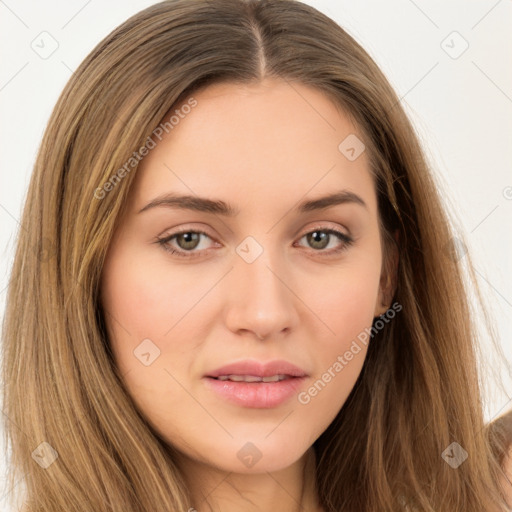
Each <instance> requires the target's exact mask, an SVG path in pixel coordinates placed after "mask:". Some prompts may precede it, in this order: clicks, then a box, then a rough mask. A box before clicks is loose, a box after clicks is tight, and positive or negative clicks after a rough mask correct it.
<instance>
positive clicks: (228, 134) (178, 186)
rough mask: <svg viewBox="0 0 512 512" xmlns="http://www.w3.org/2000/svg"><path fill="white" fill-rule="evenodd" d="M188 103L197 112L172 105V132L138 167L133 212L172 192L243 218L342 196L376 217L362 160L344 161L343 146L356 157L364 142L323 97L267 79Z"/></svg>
mask: <svg viewBox="0 0 512 512" xmlns="http://www.w3.org/2000/svg"><path fill="white" fill-rule="evenodd" d="M192 97H193V99H194V100H195V102H196V103H195V106H193V107H192V108H181V107H180V106H179V105H177V106H175V107H173V109H172V110H171V111H170V112H168V114H167V115H166V116H165V117H164V119H163V122H166V121H168V120H169V118H170V117H171V115H173V114H174V116H173V123H172V127H169V125H168V126H167V128H168V133H165V131H164V134H163V137H162V140H161V141H159V140H158V139H155V142H156V147H155V148H154V149H151V150H150V151H149V153H148V154H147V155H146V156H145V157H144V158H143V160H142V161H141V163H140V165H139V168H138V170H137V176H136V180H135V182H134V190H133V198H134V209H140V208H142V207H143V206H144V205H145V204H146V203H147V202H148V201H149V200H151V199H153V198H154V197H156V196H157V195H160V194H162V193H165V192H169V191H172V192H176V193H181V194H188V195H199V196H203V197H204V196H212V197H216V198H226V199H228V200H229V203H230V204H235V205H236V206H237V207H238V208H239V209H240V210H244V208H247V209H248V208H250V207H251V206H252V207H255V208H258V207H261V206H262V201H264V202H265V207H267V209H268V208H269V207H270V206H271V205H276V204H283V202H287V203H288V202H290V204H292V203H294V202H296V201H298V200H299V199H301V198H304V197H314V196H318V195H321V194H325V193H332V192H333V191H334V190H340V189H348V190H350V191H352V192H354V193H357V194H358V195H364V196H365V201H366V202H367V203H368V205H369V207H370V209H372V208H373V209H375V207H376V204H375V197H374V193H373V188H374V187H373V180H372V177H371V175H370V172H369V168H368V158H367V155H366V152H365V151H362V152H361V154H360V155H359V156H358V157H357V158H356V159H349V158H347V156H346V153H344V150H345V149H346V144H345V145H344V142H343V141H345V140H348V141H351V145H352V146H354V142H355V144H356V145H357V144H360V146H359V147H356V150H357V151H358V152H359V151H360V150H361V147H363V146H362V145H361V141H362V139H363V135H362V133H361V132H360V130H359V129H358V128H357V127H356V126H355V125H354V124H353V122H352V121H351V120H350V118H349V117H348V116H347V115H346V114H344V113H343V111H342V110H341V109H340V108H339V107H337V106H336V105H335V104H333V103H332V102H331V100H330V99H329V98H327V97H326V96H325V95H324V94H323V93H322V92H321V91H318V90H316V89H314V88H312V87H309V86H305V85H303V84H298V83H292V82H287V81H284V80H275V79H271V80H269V79H267V80H265V81H263V82H260V83H258V84H250V85H240V84H234V83H222V84H215V85H212V86H209V87H207V88H206V89H203V90H201V91H199V92H198V93H196V94H193V95H192ZM187 101H188V98H186V99H185V101H184V102H183V103H182V106H183V105H185V104H186V103H187ZM189 104H190V103H189ZM192 104H193V103H192ZM347 137H348V139H347ZM358 141H359V142H358ZM340 144H342V146H341V148H340ZM349 145H350V144H349ZM237 198H240V200H237ZM242 198H243V201H242V200H241V199H242ZM253 212H254V211H253Z"/></svg>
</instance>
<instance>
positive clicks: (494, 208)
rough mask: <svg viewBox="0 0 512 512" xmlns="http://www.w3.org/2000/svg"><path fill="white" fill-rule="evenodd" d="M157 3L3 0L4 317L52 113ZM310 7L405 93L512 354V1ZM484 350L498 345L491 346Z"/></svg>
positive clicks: (511, 384)
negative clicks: (92, 57)
mask: <svg viewBox="0 0 512 512" xmlns="http://www.w3.org/2000/svg"><path fill="white" fill-rule="evenodd" d="M153 3H155V2H152V1H150V0H109V1H108V2H107V1H105V0H104V1H101V2H100V1H99V0H89V1H86V0H67V1H64V0H60V1H56V0H51V1H50V0H45V1H44V2H36V1H35V0H33V1H15V0H5V1H3V0H0V52H1V58H2V65H1V68H0V116H1V120H2V122H1V126H0V140H1V142H2V146H1V148H2V150H1V151H0V247H1V251H0V312H1V313H2V318H3V310H4V307H5V292H6V287H7V284H8V280H9V271H10V266H11V264H12V258H13V250H14V244H15V239H16V235H17V233H18V231H19V230H20V229H21V226H20V224H19V219H20V213H21V208H22V204H23V201H24V198H25V194H26V191H27V186H28V183H29V178H30V175H31V172H32V166H33V163H34V159H35V155H36V151H37V149H38V146H39V143H40V140H41V137H42V134H43V131H44V129H45V126H46V123H47V121H48V118H49V115H50V113H51V110H52V109H53V106H54V104H55V102H56V100H57V98H58V96H59V94H60V92H61V90H62V88H63V87H64V85H65V83H66V82H67V81H68V79H69V78H70V76H71V74H72V72H73V70H75V69H76V67H77V66H78V64H79V63H80V62H81V61H82V60H83V59H84V58H85V56H86V55H87V54H88V53H89V52H90V51H91V50H92V48H93V47H94V46H95V45H96V44H97V43H98V42H99V41H100V40H101V39H102V38H103V37H105V36H106V35H107V34H108V33H109V32H111V31H112V30H113V29H114V28H115V27H116V26H118V25H119V24H120V23H122V22H123V21H124V20H126V19H127V18H128V17H129V16H131V15H132V14H134V13H136V12H138V11H140V10H142V9H143V8H145V7H147V6H149V5H151V4H153ZM306 3H308V4H310V5H312V6H314V7H316V8H317V9H319V10H320V11H322V12H324V13H325V14H327V15H328V16H330V17H331V18H333V19H334V20H335V21H337V22H338V23H339V24H340V25H341V26H342V27H343V28H344V29H345V30H347V31H348V32H349V33H350V34H351V35H352V36H353V37H354V38H355V39H356V40H357V41H358V42H359V43H361V45H362V46H363V47H364V48H365V49H366V50H367V51H368V53H369V54H370V55H371V56H372V57H373V58H374V59H375V61H376V62H377V64H378V65H379V66H380V67H381V69H382V70H383V71H384V73H385V74H386V76H387V77H388V79H389V81H390V82H391V84H392V85H393V87H394V88H395V90H396V91H397V93H398V95H399V97H400V98H401V102H402V105H403V106H404V108H405V109H406V112H407V113H408V115H409V116H410V118H411V120H412V121H413V123H414V125H415V127H416V130H417V131H418V134H419V135H420V137H421V141H422V143H423V146H424V147H425V150H426V153H427V156H428V158H429V160H430V162H431V165H432V168H433V171H434V173H435V175H436V177H437V179H438V180H439V183H440V186H441V189H442V192H443V195H444V197H445V198H446V200H447V201H448V202H449V204H450V205H451V206H452V208H453V209H454V210H455V213H456V215H457V216H458V218H459V220H460V225H458V226H457V229H458V232H459V233H461V234H462V235H464V236H465V237H466V240H467V244H468V250H469V251H470V252H471V253H472V255H473V258H474V262H475V269H476V272H477V275H478V278H479V280H480V283H481V286H482V290H483V292H484V293H485V297H486V300H487V302H488V304H489V307H490V309H491V313H492V314H493V315H494V325H495V326H496V331H497V333H498V335H499V339H500V343H501V345H502V347H503V350H504V351H505V353H506V357H507V359H509V360H512V343H511V322H510V319H511V316H512V315H511V313H512V258H511V256H512V250H511V249H512V229H510V228H511V222H510V219H511V213H512V172H511V169H512V166H511V164H512V154H511V148H512V143H511V142H512V140H511V139H512V66H511V64H512V62H511V55H512V30H510V27H511V18H512V1H511V0H485V1H484V0H482V1H475V0H471V1H468V0H457V1H450V2H447V1H440V0H435V1H425V0H416V1H413V0H388V1H386V2H379V1H377V0H371V1H370V0H367V1H360V2H356V1H352V2H349V1H336V0H309V1H306ZM484 354H485V355H487V354H491V349H490V348H489V347H486V346H485V347H484ZM498 363H499V361H498ZM491 364H492V366H493V368H494V367H495V365H496V361H495V362H494V363H488V365H489V367H490V366H491ZM504 379H505V380H504V382H505V385H506V390H505V391H504V392H496V393H493V392H492V391H494V390H493V389H489V390H488V391H487V395H486V411H485V414H486V418H487V419H488V420H492V419H493V418H495V417H496V416H497V415H500V414H503V412H504V411H506V410H507V409H510V408H511V407H512V401H511V400H512V381H511V379H509V378H508V377H507V378H504ZM4 419H5V420H6V421H8V419H7V418H5V416H4ZM40 441H42V440H40ZM38 442H39V441H38ZM34 448H35V446H34ZM4 455H5V454H0V475H2V476H3V474H4V473H5V471H6V468H5V464H4ZM0 478H1V477H0ZM5 491H6V490H5V489H4V486H2V485H1V482H0V512H5V511H7V504H6V500H5Z"/></svg>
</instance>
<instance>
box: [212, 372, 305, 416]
mask: <svg viewBox="0 0 512 512" xmlns="http://www.w3.org/2000/svg"><path fill="white" fill-rule="evenodd" d="M305 380H306V377H292V378H290V379H284V380H280V381H278V382H233V381H231V380H217V379H214V378H213V377H205V378H204V381H205V383H206V385H207V386H208V387H209V388H210V389H212V390H213V391H215V392H216V393H218V394H219V395H220V396H222V397H223V398H225V399H226V400H228V401H230V402H232V403H235V404H237V405H240V406H242V407H253V408H256V409H271V408H273V407H277V406H278V405H281V404H283V403H284V402H286V401H287V400H288V399H290V398H291V397H292V396H293V395H294V394H295V393H296V392H297V390H298V389H299V388H300V386H301V385H302V383H303V382H304V381H305Z"/></svg>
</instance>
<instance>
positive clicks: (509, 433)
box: [489, 411, 512, 507]
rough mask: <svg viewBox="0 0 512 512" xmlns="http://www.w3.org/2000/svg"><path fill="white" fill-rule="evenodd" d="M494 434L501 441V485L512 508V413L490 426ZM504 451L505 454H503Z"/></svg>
mask: <svg viewBox="0 0 512 512" xmlns="http://www.w3.org/2000/svg"><path fill="white" fill-rule="evenodd" d="M489 426H490V428H491V430H492V431H494V434H495V435H497V437H498V438H499V439H500V443H499V444H500V446H501V447H503V446H505V447H506V448H505V449H504V448H501V456H500V457H499V459H500V460H501V469H502V475H501V477H500V485H501V487H502V489H503V493H504V494H505V497H506V500H507V502H508V504H509V506H511V507H512V411H509V412H508V413H506V414H504V415H503V416H501V417H499V418H498V419H496V420H494V421H493V422H492V423H491V424H490V425H489ZM503 450H505V452H504V453H503Z"/></svg>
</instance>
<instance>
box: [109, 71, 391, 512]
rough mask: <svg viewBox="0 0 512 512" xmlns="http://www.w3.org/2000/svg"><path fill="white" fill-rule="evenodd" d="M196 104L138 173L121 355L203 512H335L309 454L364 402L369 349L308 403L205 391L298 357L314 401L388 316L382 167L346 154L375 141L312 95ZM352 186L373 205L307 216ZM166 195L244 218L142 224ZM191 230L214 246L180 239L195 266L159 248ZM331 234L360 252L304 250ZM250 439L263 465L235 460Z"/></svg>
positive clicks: (275, 89)
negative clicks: (247, 250)
mask: <svg viewBox="0 0 512 512" xmlns="http://www.w3.org/2000/svg"><path fill="white" fill-rule="evenodd" d="M194 98H195V99H196V100H197V102H198V103H197V106H196V107H195V108H193V109H192V110H191V112H190V113H189V114H188V115H186V116H184V118H183V119H180V121H179V124H177V125H175V126H174V128H173V129H172V131H170V132H169V134H168V135H166V136H165V137H164V138H163V139H162V141H161V142H159V143H158V144H157V146H156V147H155V148H154V149H152V150H151V151H150V152H149V154H148V155H146V156H145V157H144V159H143V160H142V162H141V164H140V165H139V168H138V170H137V176H136V179H135V181H134V184H133V188H132V189H131V193H130V197H129V200H128V205H127V206H128V208H127V211H126V214H125V215H124V217H123V218H122V219H121V222H120V224H119V227H118V229H117V231H116V233H115V236H114V238H113V240H112V243H111V245H110V247H109V251H108V254H107V258H106V262H105V266H104V269H103V275H102V283H101V292H102V293H101V301H102V305H103V307H104V309H105V311H106V313H107V314H106V321H107V328H108V331H109V337H110V342H111V345H112V349H113V353H114V357H115V359H116V363H117V364H118V366H119V368H120V369H121V371H122V373H123V375H124V382H125V385H126V388H127V390H128V392H129V393H130V395H131V396H132V397H133V400H134V402H135V403H136V405H137V407H139V409H140V410H141V411H142V412H143V414H144V415H145V417H146V418H147V420H148V422H149V423H150V424H151V425H152V426H153V428H155V429H156V431H157V432H158V433H159V434H160V436H161V437H162V439H164V440H165V441H166V442H168V443H169V444H171V445H172V446H174V447H175V448H176V449H177V450H178V451H179V454H180V456H179V461H178V463H179V466H180V467H181V469H182V471H183V473H184V474H185V477H186V478H187V480H188V482H189V485H190V488H191V492H192V497H193V503H192V504H191V507H195V509H197V510H198V511H199V512H203V511H204V510H210V509H212V510H222V511H223V512H231V511H237V512H238V511H240V510H246V511H271V510H281V511H282V512H286V511H289V512H291V511H295V510H298V509H299V503H300V501H301V493H302V491H303V490H304V496H303V506H304V507H305V510H308V511H315V510H321V508H320V507H319V506H318V503H317V495H316V490H315V486H314V472H313V467H314V465H312V462H313V463H314V454H313V450H312V445H313V443H314V441H315V440H316V439H317V438H318V437H319V436H320V435H321V433H322V432H323V431H324V430H325V429H326V428H327V427H328V426H329V424H330V423H331V422H332V420H333V419H334V418H335V416H336V415H337V413H338V412H339V410H340V408H341V407H342V406H343V404H344V402H345V400H346V398H347V396H348V395H349V393H350V391H351V390H352V388H353V386H354V384H355V382H356V379H357V377H358V375H359V373H360V371H361V368H362V365H363V362H364V358H365V355H366V351H367V350H366V347H365V346H364V344H360V345H361V350H360V351H359V352H358V353H357V354H356V355H354V357H353V359H352V360H350V361H349V362H348V364H347V365H346V366H345V367H344V368H343V370H342V371H340V372H338V373H337V374H336V376H335V377H334V378H332V379H331V381H330V382H329V383H328V384H327V385H326V386H325V387H324V388H323V389H322V390H321V391H320V392H319V393H318V394H317V395H316V396H314V397H312V398H311V400H310V401H309V403H307V404H303V403H300V402H299V401H298V399H297V396H293V397H292V398H291V399H290V400H288V401H286V402H285V403H283V404H282V405H279V406H277V407H275V408H270V409H255V408H248V407H242V406H239V405H234V404H231V403H229V402H227V401H225V400H224V399H223V398H222V397H219V396H218V395H216V394H214V393H213V392H212V391H210V390H209V389H207V388H206V386H205V385H204V381H203V379H202V377H203V375H204V374H205V373H207V372H208V371H211V370H214V369H216V368H218V367H220V366H223V365H225V364H227V363H231V362H234V361H238V360H243V359H255V360H258V361H264V362H266V361H270V360H274V359H285V360H287V361H290V362H292V363H293V364H295V365H297V366H299V367H300V368H302V369H303V370H304V371H306V373H307V374H308V378H307V379H306V382H305V383H304V386H303V387H302V388H301V389H300V390H299V391H304V390H307V389H308V388H309V387H311V386H312V384H313V383H314V382H315V381H317V380H318V379H319V378H321V377H322V374H324V373H325V372H326V371H327V369H328V368H330V367H332V366H333V364H334V363H335V361H336V360H337V357H338V356H339V355H343V354H344V353H345V352H346V351H347V350H348V349H349V347H350V346H351V344H352V343H353V341H354V340H355V339H356V337H357V336H358V334H360V333H361V332H363V331H364V329H365V328H370V327H371V325H372V320H373V318H374V317H375V316H377V315H380V314H382V313H384V312H385V311H386V309H387V307H388V306H389V304H384V301H385V299H384V297H386V296H387V295H386V293H385V292H386V289H385V288H384V285H383V283H384V282H386V281H387V280H386V279H385V278H386V276H383V275H381V270H382V254H381V242H380V237H379V228H378V212H377V198H376V193H375V189H374V184H373V180H372V177H371V175H370V172H369V167H368V159H367V155H366V152H363V153H362V154H361V155H360V156H359V157H358V158H357V159H355V160H354V161H350V160H348V159H347V158H346V157H345V156H344V155H343V154H342V153H341V152H340V150H339V149H338V145H339V144H340V142H341V141H343V140H344V139H345V137H347V136H348V135H349V134H356V135H357V136H358V137H359V138H360V139H363V136H362V134H361V133H360V131H358V129H357V127H356V126H354V125H353V124H352V123H351V122H350V120H349V119H348V117H347V116H345V115H343V113H342V112H341V111H340V110H339V109H337V108H336V106H335V105H334V104H333V103H331V102H330V100H328V99H327V98H326V97H325V96H324V95H323V94H322V93H321V92H319V91H317V90H315V89H313V88H310V87H308V86H304V85H298V84H294V85H293V87H291V86H290V85H289V84H288V83H286V82H285V81H281V80H275V79H272V80H270V79H266V80H264V81H263V82H260V83H259V84H257V85H250V86H247V85H244V86H241V85H238V84H216V85H213V86H209V87H208V88H206V89H204V90H202V91H200V92H199V93H198V94H195V95H194ZM166 117H167V116H166ZM343 189H346V190H349V191H351V192H353V193H355V194H357V195H359V196H360V197H361V198H362V199H363V200H364V202H365V203H366V207H363V206H361V205H359V204H355V203H345V204H340V205H336V206H332V207H330V208H327V209H324V210H318V211H311V212H307V213H297V212H295V211H294V207H295V206H296V204H297V203H298V202H301V201H304V200H306V199H313V198H317V197H321V196H324V195H328V194H331V193H333V192H335V191H340V190H343ZM166 192H175V193H179V194H191V195H197V196H201V197H208V198H210V199H221V200H223V201H225V202H226V203H230V204H232V205H233V206H234V207H235V208H238V209H239V210H240V213H239V214H238V215H237V216H236V217H233V218H228V217H223V216H221V215H217V214H213V213H205V212H195V211H191V210H179V209H176V208H170V207H165V206H160V207H155V208H150V209H148V210H146V211H144V212H142V213H137V212H138V211H139V210H140V209H142V208H143V207H144V206H145V205H147V204H148V203H149V202H150V201H152V200H153V199H154V198H156V197H157V196H159V195H161V194H162V193H166ZM111 193H115V192H111ZM182 228H186V229H188V230H189V231H194V230H197V229H200V230H205V231H207V233H208V236H207V237H205V236H203V235H201V238H200V239H199V241H198V242H197V243H196V245H195V247H194V244H191V242H190V239H189V240H188V241H187V240H184V239H183V238H182V237H181V239H180V237H176V238H174V239H173V240H172V241H171V242H169V243H168V245H170V246H172V247H173V248H174V249H175V250H178V251H179V250H180V249H181V251H182V252H186V251H187V250H188V251H189V253H190V252H194V251H195V253H196V257H191V258H186V257H180V256H177V255H173V254H170V253H169V252H166V251H165V249H164V248H163V247H162V246H161V245H159V244H158V243H156V240H157V238H164V237H167V236H169V235H172V234H173V233H176V232H177V231H179V230H180V229H182ZM317 228H321V229H322V230H324V229H338V230H340V231H341V232H343V233H345V234H348V235H350V236H351V237H353V239H354V242H353V244H352V245H350V246H347V247H345V250H343V251H341V252H339V253H337V254H332V255H331V256H328V255H327V253H328V252H329V251H331V253H332V250H333V249H336V248H339V247H343V245H344V242H343V241H340V240H339V239H338V238H337V237H335V236H334V235H331V236H330V238H329V241H328V243H327V242H325V243H324V245H323V246H322V244H321V242H318V241H317V242H316V243H315V239H311V237H307V236H305V235H307V234H308V233H311V232H314V231H315V230H316V229H317ZM247 236H251V237H253V238H254V239H255V240H256V241H257V242H258V244H259V245H260V246H261V248H262V249H263V253H262V254H261V255H260V256H259V257H258V258H256V260H255V261H254V262H252V263H248V262H247V261H245V260H244V259H243V258H242V257H241V256H239V254H237V252H236V248H237V247H238V246H239V245H240V244H241V242H243V241H244V239H245V238H246V237H247ZM187 242H188V245H187ZM242 245H243V244H242ZM187 247H188V249H187ZM190 247H192V249H191V248H190ZM197 254H198V255H199V256H197ZM147 338H149V339H150V340H151V341H152V343H154V344H155V345H156V346H157V347H158V349H159V350H160V355H159V356H158V357H157V358H156V359H155V360H154V361H153V362H152V363H151V364H150V365H149V366H146V365H144V364H142V363H141V361H140V360H139V359H138V358H137V357H135V356H134V350H135V349H136V348H137V346H138V345H139V344H140V343H141V342H142V340H144V339H147ZM260 338H263V339H260ZM248 442H250V443H252V444H253V445H255V446H256V447H257V449H258V450H259V452H260V453H261V459H260V460H259V461H258V462H257V463H256V464H254V465H253V466H252V467H247V466H246V465H245V464H243V463H242V462H241V460H240V459H239V458H238V457H237V453H238V452H239V450H240V449H241V448H242V447H244V446H245V445H246V443H248ZM304 469H305V475H306V481H305V483H304V486H303V478H304V477H303V470H304ZM205 496H207V499H206V500H205ZM207 504H208V505H209V506H208V505H207ZM210 507H211V508H210Z"/></svg>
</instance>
